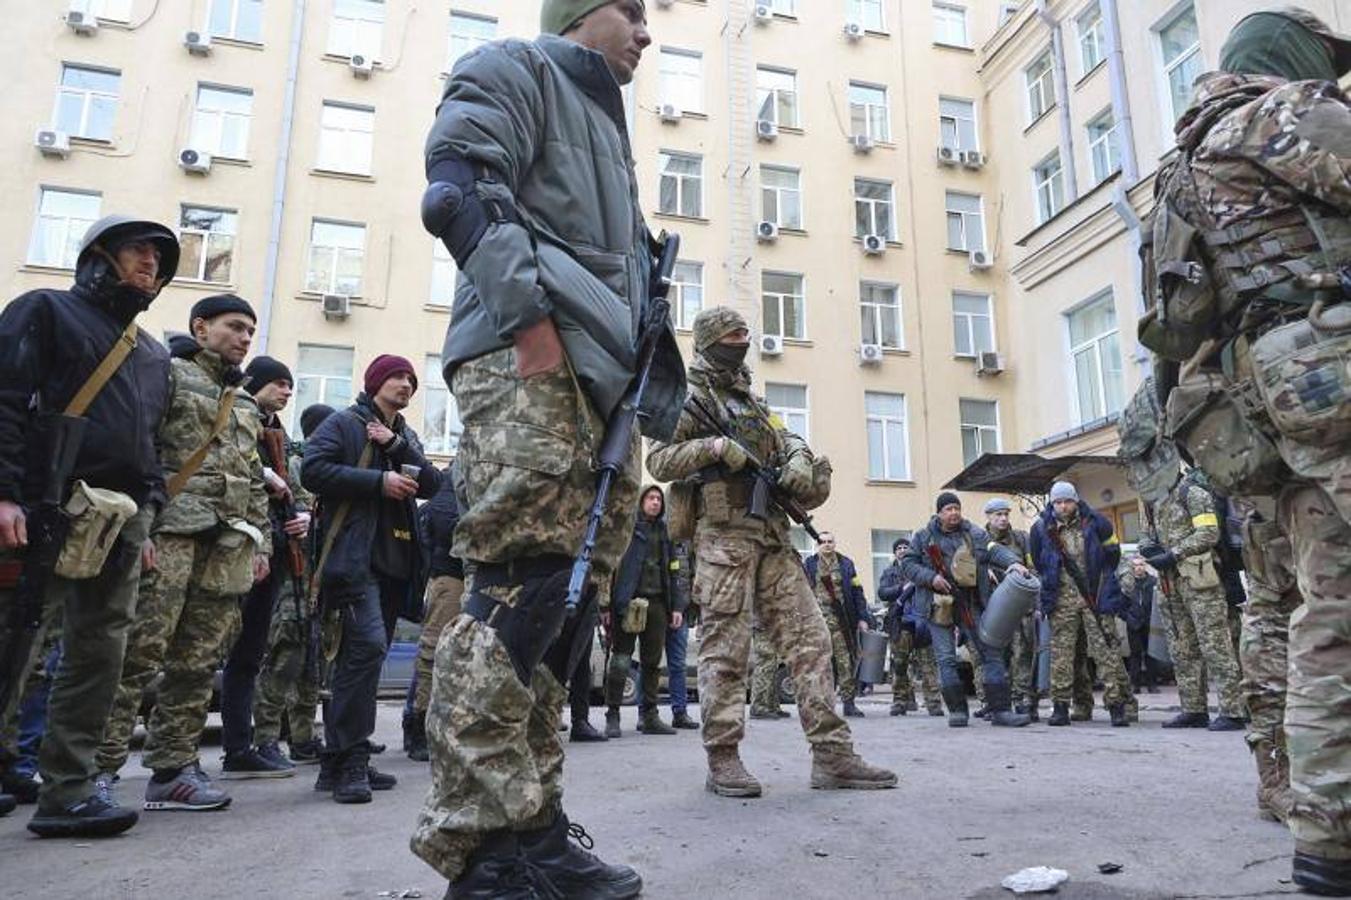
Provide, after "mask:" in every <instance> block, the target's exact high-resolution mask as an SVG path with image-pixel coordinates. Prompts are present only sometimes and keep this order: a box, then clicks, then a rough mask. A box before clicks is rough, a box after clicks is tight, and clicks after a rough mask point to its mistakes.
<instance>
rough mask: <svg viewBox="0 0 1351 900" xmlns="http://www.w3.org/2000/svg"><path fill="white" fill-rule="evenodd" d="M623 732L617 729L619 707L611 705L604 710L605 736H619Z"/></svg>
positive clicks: (610, 737)
mask: <svg viewBox="0 0 1351 900" xmlns="http://www.w3.org/2000/svg"><path fill="white" fill-rule="evenodd" d="M623 736H624V732H623V731H621V730H620V729H619V707H618V706H612V707H610V708H609V709H607V710H606V711H605V738H606V740H610V739H612V738H621V737H623Z"/></svg>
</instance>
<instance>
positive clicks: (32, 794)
mask: <svg viewBox="0 0 1351 900" xmlns="http://www.w3.org/2000/svg"><path fill="white" fill-rule="evenodd" d="M41 786H42V784H41V782H39V781H38V780H37V779H36V778H34V777H33V776H31V775H20V774H18V773H17V772H6V773H5V774H4V775H3V776H0V793H5V794H9V795H10V796H12V797H13V798H14V799H15V801H16V802H18V803H24V804H28V803H37V802H38V788H40V787H41Z"/></svg>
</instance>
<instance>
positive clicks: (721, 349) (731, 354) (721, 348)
mask: <svg viewBox="0 0 1351 900" xmlns="http://www.w3.org/2000/svg"><path fill="white" fill-rule="evenodd" d="M750 348H751V345H750V344H714V345H713V346H712V347H709V348H708V349H707V350H705V351H704V356H707V357H708V358H709V360H710V361H711V362H712V363H713V364H714V365H715V366H717V367H718V368H719V369H736V368H739V367H740V366H741V363H742V362H743V361H744V360H745V359H746V351H748V350H750Z"/></svg>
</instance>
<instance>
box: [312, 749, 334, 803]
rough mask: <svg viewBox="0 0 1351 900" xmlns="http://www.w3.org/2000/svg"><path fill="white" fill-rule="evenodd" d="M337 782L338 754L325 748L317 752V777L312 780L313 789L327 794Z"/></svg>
mask: <svg viewBox="0 0 1351 900" xmlns="http://www.w3.org/2000/svg"><path fill="white" fill-rule="evenodd" d="M337 780H338V753H337V751H335V750H329V749H328V748H327V747H325V748H324V749H323V750H320V751H319V775H318V777H317V778H315V779H314V789H315V790H316V791H323V792H324V793H328V792H329V791H331V790H333V784H334V782H336V781H337Z"/></svg>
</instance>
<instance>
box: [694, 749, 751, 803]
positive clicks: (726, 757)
mask: <svg viewBox="0 0 1351 900" xmlns="http://www.w3.org/2000/svg"><path fill="white" fill-rule="evenodd" d="M704 788H705V789H706V790H709V791H712V792H713V793H715V794H717V795H718V796H719V797H759V796H760V782H758V781H756V780H755V776H754V775H752V774H751V773H750V772H747V771H746V766H745V765H744V764H743V763H742V762H741V754H739V753H738V752H737V749H736V748H735V747H710V748H708V777H707V778H706V779H705V780H704Z"/></svg>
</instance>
